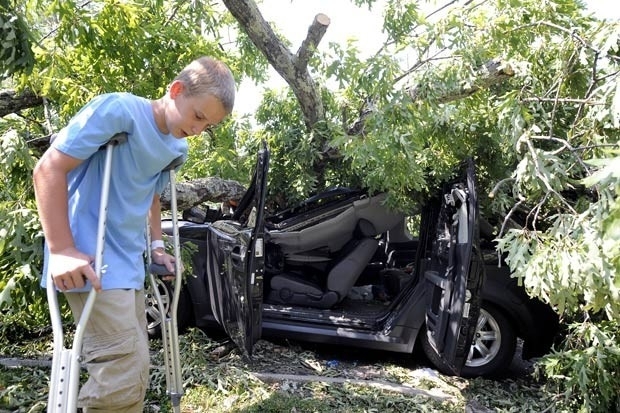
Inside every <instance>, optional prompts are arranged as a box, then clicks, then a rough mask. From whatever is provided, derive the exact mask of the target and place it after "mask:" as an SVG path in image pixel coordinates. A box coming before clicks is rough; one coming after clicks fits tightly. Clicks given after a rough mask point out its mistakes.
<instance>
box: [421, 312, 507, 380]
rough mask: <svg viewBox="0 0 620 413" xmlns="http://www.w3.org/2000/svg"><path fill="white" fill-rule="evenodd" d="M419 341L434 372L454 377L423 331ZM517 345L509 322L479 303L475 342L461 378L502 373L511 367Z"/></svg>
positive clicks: (498, 313) (504, 317)
mask: <svg viewBox="0 0 620 413" xmlns="http://www.w3.org/2000/svg"><path fill="white" fill-rule="evenodd" d="M420 339H421V344H422V349H423V350H424V354H425V355H426V357H427V358H428V359H429V361H430V362H431V363H432V364H433V365H434V366H435V367H436V368H437V370H439V371H440V372H442V373H444V374H454V373H453V372H452V370H451V369H450V368H449V367H448V366H447V364H446V363H445V362H444V361H443V360H442V359H441V358H440V357H439V355H438V354H437V353H436V352H435V350H434V349H433V347H432V345H431V344H430V342H429V341H428V337H427V335H426V331H424V332H423V334H422V336H421V338H420ZM516 346H517V335H516V333H515V329H514V327H513V325H512V323H511V322H510V320H509V319H508V318H507V317H506V316H505V315H504V314H503V313H502V312H501V311H500V310H499V309H497V308H496V307H494V306H492V305H489V304H488V303H482V307H481V308H480V316H479V318H478V325H477V326H476V332H475V333H474V339H473V341H472V345H471V348H470V352H469V356H468V358H467V361H466V362H465V366H464V367H463V369H462V370H461V376H463V377H477V376H487V377H490V376H499V375H501V374H502V373H505V372H506V371H507V370H508V368H509V367H510V364H511V362H512V359H513V357H514V354H515V349H516Z"/></svg>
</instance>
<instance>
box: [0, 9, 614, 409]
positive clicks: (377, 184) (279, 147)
mask: <svg viewBox="0 0 620 413" xmlns="http://www.w3.org/2000/svg"><path fill="white" fill-rule="evenodd" d="M354 3H355V4H357V5H358V6H361V7H368V8H370V9H372V8H374V7H377V5H378V2H374V1H372V0H354ZM384 4H385V7H384V9H383V10H382V12H383V13H382V15H383V18H384V23H383V35H384V36H385V41H384V44H383V45H382V47H381V48H380V49H379V50H378V51H377V52H376V53H375V54H373V55H370V56H368V57H365V56H364V55H363V54H362V53H361V51H360V45H358V44H357V43H356V42H355V41H354V40H351V41H349V43H347V44H345V45H341V44H331V45H328V47H321V48H319V49H318V54H317V55H315V56H313V58H312V59H311V61H310V64H311V72H312V74H313V77H314V80H315V82H316V84H318V85H319V86H320V87H321V93H322V98H323V103H324V106H325V110H326V116H325V119H323V120H322V121H321V122H319V123H318V124H316V125H314V126H313V128H311V129H307V128H306V125H305V124H304V117H303V114H302V113H301V109H300V106H299V105H298V104H297V102H296V100H295V99H294V97H293V95H292V93H289V92H288V91H287V90H284V91H265V93H264V94H263V101H262V104H261V106H260V108H259V110H258V111H257V113H256V114H255V117H254V121H255V122H256V123H254V122H253V121H252V120H247V119H234V120H232V121H231V122H229V123H227V124H226V125H223V126H222V127H220V128H219V129H218V130H217V131H216V132H217V136H216V139H215V141H213V140H204V139H198V140H195V141H194V142H192V158H191V159H190V160H189V161H188V163H187V166H186V168H184V169H183V170H182V177H183V178H186V179H190V178H193V177H198V176H204V175H207V174H208V175H220V176H222V177H224V178H234V179H239V180H245V179H247V178H249V171H250V170H251V166H252V165H253V162H254V153H255V151H256V148H257V147H258V145H259V143H260V141H261V140H263V139H265V140H267V142H268V144H269V146H270V148H271V150H272V158H271V159H272V160H271V170H270V185H269V188H270V189H269V190H270V198H271V199H272V201H271V205H272V206H275V205H278V206H283V205H286V204H288V203H290V202H294V201H297V200H299V199H301V198H303V197H305V196H307V195H309V194H311V193H312V192H315V191H318V190H321V189H323V188H324V187H328V186H334V185H352V186H359V187H364V188H367V189H368V190H371V191H373V190H381V191H387V192H389V195H390V197H389V200H388V202H389V203H390V204H391V205H393V206H396V207H398V208H401V209H410V208H412V207H415V206H417V205H418V204H420V203H421V202H423V201H424V199H425V197H426V196H427V195H428V194H429V193H430V192H431V191H433V189H434V188H435V187H437V185H438V183H439V182H441V181H443V180H444V179H445V178H446V177H448V176H450V175H451V174H452V173H453V172H452V171H453V170H454V169H455V166H456V165H457V164H458V163H459V162H460V161H461V160H462V159H463V158H464V157H468V156H471V157H473V158H474V159H475V161H476V165H477V171H478V184H479V193H480V194H481V196H480V197H479V199H480V200H481V203H482V205H481V207H482V209H483V212H484V214H485V215H486V216H487V217H490V218H492V221H493V224H494V225H495V228H496V230H497V233H498V242H499V252H501V253H504V254H505V256H506V260H507V262H508V263H509V264H510V266H511V268H512V269H513V271H514V275H515V277H518V278H519V280H520V282H522V283H523V285H525V287H526V289H527V290H528V292H529V293H530V294H532V295H535V296H537V297H539V298H541V299H543V300H544V301H546V302H547V303H549V304H550V305H552V306H554V307H555V308H556V309H557V310H558V312H559V313H561V314H562V315H563V316H564V317H566V319H567V320H570V319H573V318H575V317H576V316H577V315H581V314H584V313H585V314H586V315H588V316H591V315H593V314H595V315H596V318H595V321H593V324H592V327H591V331H594V329H595V328H596V329H598V331H602V332H605V333H604V334H610V337H611V336H612V334H611V333H610V332H612V331H617V326H618V324H619V323H620V304H619V303H620V300H619V299H618V298H619V297H618V295H619V289H620V280H619V279H618V274H620V261H619V260H620V258H619V257H620V253H619V250H618V248H619V244H620V242H619V237H620V236H619V233H620V230H619V229H618V228H619V227H620V224H619V222H620V205H619V201H618V189H619V182H620V177H619V176H618V172H617V171H618V138H619V136H620V128H619V126H620V86H619V85H620V80H619V79H618V77H619V76H620V67H619V66H620V57H619V56H620V50H619V46H620V45H619V43H620V42H619V39H620V24H619V23H618V22H611V21H600V20H597V19H595V18H593V17H591V16H588V15H587V14H586V13H585V11H584V5H583V4H582V2H581V1H578V0H551V1H544V2H541V1H539V0H523V1H519V2H516V1H511V0H483V1H479V2H464V3H462V4H461V3H459V2H451V3H449V4H448V5H446V6H444V7H439V8H438V9H437V10H434V9H433V8H432V7H433V4H431V2H427V3H425V2H403V1H397V0H393V1H387V2H385V3H384ZM3 5H4V3H3ZM9 10H10V11H11V13H10V14H9V15H11V16H17V19H14V20H12V22H11V23H10V25H9V26H6V22H5V23H4V24H5V26H4V28H5V29H8V30H12V31H13V32H14V33H15V39H19V41H17V43H16V42H12V43H10V44H9V43H6V45H5V44H3V46H2V47H3V48H2V49H0V51H2V53H3V56H5V55H7V53H8V55H11V56H12V55H13V54H15V55H16V56H17V54H16V53H18V54H20V56H27V49H28V47H27V45H25V44H24V43H23V41H24V39H36V41H34V42H31V43H29V45H28V46H29V47H30V48H31V50H32V52H33V54H34V57H35V64H34V66H33V67H32V71H31V72H30V73H27V72H26V73H24V72H21V71H20V70H17V69H19V68H17V67H14V68H10V71H11V73H14V76H13V77H12V78H11V79H8V81H7V82H14V83H15V84H16V85H18V86H19V87H20V88H24V87H28V88H30V89H32V90H35V91H37V92H38V93H41V94H42V95H44V96H46V99H47V101H48V107H47V110H42V109H41V108H36V109H32V110H29V111H24V113H22V114H21V117H18V118H16V117H12V118H11V119H9V120H6V119H3V120H2V121H0V132H1V133H2V134H3V137H7V136H11V137H12V138H11V142H13V143H10V144H7V145H9V146H8V147H9V148H18V149H17V152H16V149H10V150H9V152H7V153H8V154H9V155H6V156H3V157H2V158H1V159H0V165H2V169H1V171H2V174H3V175H2V176H0V179H2V180H3V183H5V182H8V183H9V185H10V186H7V187H6V188H7V189H6V190H5V189H4V187H3V189H2V196H3V198H2V199H0V201H2V202H3V204H2V206H1V208H0V218H2V228H4V229H5V232H2V233H0V235H1V236H2V240H4V244H3V248H4V251H3V254H2V256H1V261H0V262H1V263H2V267H1V268H0V271H1V272H0V282H3V283H6V285H5V286H4V288H3V290H2V291H3V293H2V297H3V299H5V300H6V299H7V297H12V298H13V299H14V300H17V299H18V296H19V297H20V298H19V300H21V301H20V302H19V303H18V306H17V307H15V308H16V309H21V310H23V311H24V312H25V311H26V310H27V311H28V314H35V313H36V311H37V310H40V309H37V308H29V307H27V306H30V305H35V306H36V305H37V304H36V303H37V299H32V298H31V296H30V295H29V292H30V291H35V288H34V282H33V281H34V279H35V278H36V277H35V276H33V275H32V274H36V271H35V269H36V268H37V266H38V265H40V256H39V255H38V254H40V252H38V251H39V250H38V249H37V248H38V246H40V235H39V233H38V232H39V228H38V227H37V223H36V219H35V213H34V206H33V202H32V191H31V186H30V183H29V180H28V179H27V176H28V173H29V170H30V168H31V167H32V163H33V160H32V159H31V158H29V156H30V155H29V154H27V150H26V147H25V146H23V145H22V144H20V143H16V141H15V138H14V137H15V136H17V137H18V138H19V139H17V140H18V141H19V140H24V141H25V140H27V139H29V138H30V136H45V135H48V134H49V133H50V132H52V131H54V130H57V129H58V128H59V127H60V126H62V125H63V123H64V122H65V121H66V119H67V118H68V117H69V116H71V115H72V114H74V113H75V112H76V111H77V109H78V108H79V107H80V106H81V105H83V104H84V103H85V102H86V101H87V100H88V99H90V98H91V97H93V96H94V95H96V94H99V93H102V92H109V91H114V90H125V91H130V92H134V93H136V94H140V95H143V96H146V97H150V98H155V97H158V96H159V95H161V94H162V93H163V92H164V90H165V87H166V85H167V83H168V82H169V81H170V80H171V78H172V76H174V74H175V73H176V71H177V70H178V69H179V68H180V66H182V65H183V64H184V63H186V62H187V61H188V60H190V59H191V58H193V57H195V56H196V55H198V54H212V55H215V56H217V57H220V58H222V59H223V60H225V61H227V62H228V63H229V64H230V66H231V67H232V68H233V72H234V73H235V74H237V76H238V79H239V80H241V78H242V77H244V76H249V77H251V78H253V79H256V80H257V81H263V80H264V79H265V72H266V70H265V69H266V67H267V66H266V60H265V59H264V58H263V57H262V56H260V54H259V53H257V52H256V49H255V48H254V47H252V45H251V43H250V41H249V39H248V37H247V36H246V35H245V34H244V33H243V32H242V31H238V30H235V29H236V27H235V25H234V24H235V22H233V21H232V20H231V17H230V15H229V14H227V13H226V11H225V10H224V9H222V8H221V7H219V6H218V5H217V4H211V3H206V2H202V1H193V2H185V1H180V0H179V1H161V0H149V1H144V2H141V3H140V4H139V5H138V4H137V3H133V2H120V3H119V2H116V1H112V0H102V1H91V2H84V3H83V4H77V3H76V2H74V1H63V2H59V1H50V0H27V1H25V2H20V3H19V4H17V3H15V5H13V6H11V7H9ZM24 24H25V25H26V26H27V27H28V33H27V34H26V32H25V31H20V30H21V29H20V28H23V27H25V26H24ZM229 33H233V35H229ZM20 42H21V43H20ZM321 46H322V45H321ZM27 60H28V59H26V61H27ZM9 61H10V60H9ZM25 67H26V68H28V67H29V66H28V64H26V66H25ZM4 70H6V69H4ZM15 70H17V71H15ZM7 82H5V84H6V83H7ZM16 122H17V123H19V125H20V126H18V127H16V126H15V125H16ZM9 129H15V131H16V135H15V134H14V132H10V133H9ZM206 137H207V136H206V135H205V136H203V137H202V138H206ZM3 139H5V140H6V139H8V138H3ZM6 142H8V140H7V141H6ZM325 142H326V143H327V144H328V146H330V147H331V148H330V150H329V151H328V150H327V148H326V147H325V145H324V143H325ZM20 145H21V146H20ZM3 150H4V149H3ZM7 150H8V149H7ZM15 153H19V154H20V155H19V156H18V157H16V156H15V155H11V154H15ZM334 154H336V156H331V155H334ZM484 194H488V195H489V197H485V196H483V195H484ZM493 218H495V219H493ZM7 245H9V247H7ZM23 246H35V247H33V248H32V249H29V248H28V247H27V248H23ZM7 248H8V249H7ZM550 257H553V259H550ZM27 280H30V281H27ZM28 282H31V285H30V286H29V287H28V286H25V285H27V284H28ZM15 286H19V289H20V290H19V291H20V294H21V295H20V294H17V293H18V289H17V287H15ZM9 287H10V288H11V290H10V291H12V292H11V295H8V293H5V291H9V290H8V289H7V288H9ZM14 294H17V295H14ZM22 295H23V297H22ZM38 302H39V304H40V301H38ZM0 305H1V304H0ZM605 319H606V320H609V321H607V322H605V323H603V320H605ZM588 328H590V327H588ZM614 329H615V330H614ZM584 333H585V332H584ZM588 334H592V335H591V336H592V337H594V336H595V335H594V333H588ZM597 334H598V333H597ZM614 334H616V333H614ZM603 341H604V340H603ZM601 342H602V341H601ZM564 346H565V347H566V348H568V349H569V350H577V349H579V351H581V352H583V353H578V352H576V351H575V352H573V353H567V354H568V356H567V357H558V358H557V364H555V365H552V364H546V367H548V369H549V371H550V372H553V371H556V372H558V371H560V372H566V371H574V369H575V368H577V366H578V367H579V375H578V376H577V377H578V378H579V380H581V381H579V385H576V384H575V382H569V381H566V380H561V379H558V380H557V382H556V383H557V385H558V388H560V389H565V390H570V391H569V392H568V393H565V394H573V393H574V392H584V391H588V392H589V394H582V396H581V399H580V400H583V401H584V402H583V403H585V404H584V405H587V403H590V400H591V399H594V398H596V397H597V394H598V393H597V392H600V394H598V395H599V396H600V399H601V400H603V401H604V400H608V399H609V398H606V396H605V394H606V393H605V392H606V391H607V390H608V388H609V389H614V388H615V390H616V393H617V390H618V388H619V387H618V382H617V380H616V378H615V377H612V378H605V377H603V376H601V375H600V374H599V371H600V370H599V367H598V366H599V364H596V363H600V365H604V366H606V368H608V369H609V371H618V370H620V365H619V362H618V359H617V358H615V357H612V356H611V355H609V354H607V353H605V352H600V351H598V350H597V349H598V347H597V346H598V344H597V342H595V340H594V339H592V340H580V339H579V337H578V336H577V335H576V334H569V336H568V337H567V340H566V341H565V343H564ZM611 348H612V349H613V348H614V347H611ZM592 349H594V350H592ZM559 351H561V349H560V350H559ZM592 351H594V352H593V353H588V352H592ZM614 351H615V350H614ZM558 354H562V353H561V352H560V353H558ZM575 354H591V355H592V362H593V363H594V364H592V363H590V362H588V363H586V360H585V359H584V358H581V359H580V360H581V361H578V362H574V360H577V358H576V357H575V356H574V355H575ZM597 356H601V357H603V356H605V357H606V358H604V359H599V358H598V357H597ZM579 357H581V356H579ZM571 360H573V361H571ZM562 374H564V373H562ZM550 377H551V378H552V379H554V380H555V379H557V378H558V377H559V376H556V375H555V373H552V374H551V376H550ZM598 380H604V383H605V386H602V387H601V388H600V389H599V388H597V386H595V385H594V384H592V385H590V384H589V383H596V382H597V381H598ZM605 380H606V381H605ZM560 391H562V390H560Z"/></svg>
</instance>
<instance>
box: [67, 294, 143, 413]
mask: <svg viewBox="0 0 620 413" xmlns="http://www.w3.org/2000/svg"><path fill="white" fill-rule="evenodd" d="M65 296H66V297H67V301H68V302H69V306H70V307H71V311H72V312H73V316H74V318H75V319H76V320H78V319H79V317H80V315H81V314H82V311H83V309H84V304H85V303H86V299H87V297H88V293H66V294H65ZM82 357H83V362H84V365H85V366H86V370H87V371H88V380H87V381H86V383H84V385H83V386H82V387H81V389H80V393H79V397H78V406H79V407H82V408H83V412H85V413H86V412H93V413H94V412H127V413H133V412H136V413H138V412H142V410H143V404H144V397H145V394H146V389H147V387H148V381H149V362H150V360H149V342H148V335H147V332H146V314H145V311H144V291H136V290H105V291H100V292H99V293H97V297H96V299H95V303H94V305H93V309H92V312H91V315H90V318H89V320H88V323H87V325H86V327H85V329H84V344H83V347H82Z"/></svg>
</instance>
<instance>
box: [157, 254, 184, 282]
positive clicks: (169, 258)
mask: <svg viewBox="0 0 620 413" xmlns="http://www.w3.org/2000/svg"><path fill="white" fill-rule="evenodd" d="M151 259H152V260H153V263H154V264H159V265H163V266H165V267H166V269H167V270H168V271H170V277H164V280H170V279H171V278H173V277H174V263H175V261H176V260H175V258H174V256H173V255H170V254H168V253H167V252H166V251H164V249H163V248H157V249H154V250H152V251H151ZM179 270H180V273H181V274H183V271H184V268H183V262H179Z"/></svg>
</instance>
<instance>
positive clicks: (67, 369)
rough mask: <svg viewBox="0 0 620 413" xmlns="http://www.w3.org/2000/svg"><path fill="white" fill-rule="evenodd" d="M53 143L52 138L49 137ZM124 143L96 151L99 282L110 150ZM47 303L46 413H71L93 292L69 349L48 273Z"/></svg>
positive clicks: (118, 138) (117, 139) (120, 137)
mask: <svg viewBox="0 0 620 413" xmlns="http://www.w3.org/2000/svg"><path fill="white" fill-rule="evenodd" d="M52 140H53V138H52ZM126 140H127V134H126V133H124V132H122V133H117V134H116V135H114V136H113V137H112V139H110V140H109V141H108V143H106V144H105V145H104V146H102V147H101V148H100V150H101V149H102V150H105V164H104V170H103V183H102V187H101V200H100V202H99V221H98V223H97V247H96V251H95V274H96V275H97V278H99V279H101V275H102V268H103V247H104V245H105V226H106V217H107V213H108V194H109V192H110V176H111V172H112V153H113V152H112V151H113V149H114V146H116V145H118V144H121V143H123V142H125V141H126ZM46 288H47V301H48V303H49V307H50V317H51V320H52V331H53V334H54V353H53V355H52V375H51V377H50V390H49V395H48V400H47V411H48V412H49V413H52V412H53V413H73V412H76V411H77V398H78V389H79V383H80V362H81V361H82V356H81V352H82V341H83V337H84V328H85V327H86V323H88V318H89V317H90V313H91V310H92V308H93V304H94V303H95V298H96V297H97V293H96V291H95V289H94V288H93V289H91V290H90V292H89V293H88V298H87V299H86V304H85V305H84V311H83V312H82V315H81V316H80V319H79V321H78V323H77V326H76V329H75V335H74V337H73V347H72V348H65V346H64V334H63V331H62V320H61V317H60V307H59V305H58V295H57V292H56V288H55V286H54V280H53V279H52V276H51V273H50V275H49V276H48V280H47V287H46Z"/></svg>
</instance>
